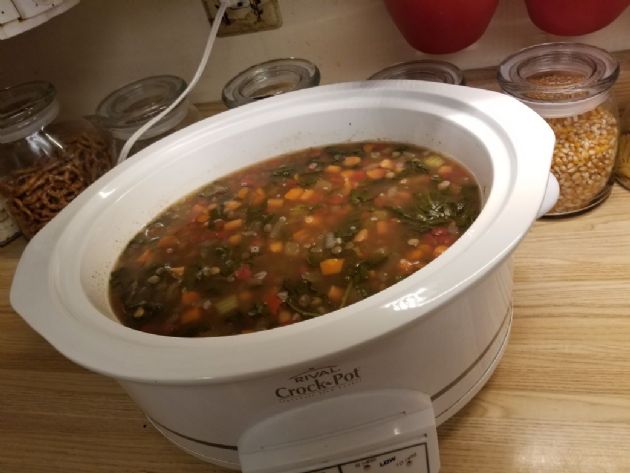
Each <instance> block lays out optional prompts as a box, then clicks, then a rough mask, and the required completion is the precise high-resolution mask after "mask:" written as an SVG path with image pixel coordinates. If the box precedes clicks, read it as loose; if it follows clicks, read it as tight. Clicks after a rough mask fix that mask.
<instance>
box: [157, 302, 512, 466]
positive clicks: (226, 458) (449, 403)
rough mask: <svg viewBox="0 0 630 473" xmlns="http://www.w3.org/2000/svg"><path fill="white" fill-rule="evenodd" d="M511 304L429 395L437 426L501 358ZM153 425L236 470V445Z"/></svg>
mask: <svg viewBox="0 0 630 473" xmlns="http://www.w3.org/2000/svg"><path fill="white" fill-rule="evenodd" d="M512 315H513V308H512V305H511V304H510V306H509V307H508V309H507V312H506V314H505V318H504V319H503V322H502V323H501V326H500V327H499V330H498V331H497V333H496V334H495V335H494V337H493V338H492V340H491V342H490V343H489V344H488V346H487V347H486V349H485V350H484V351H483V352H482V353H481V355H480V356H479V357H478V358H477V359H476V360H475V361H474V363H472V364H471V365H470V367H469V368H468V369H467V370H465V371H464V372H463V373H462V374H461V375H460V376H458V377H457V378H456V379H455V380H453V381H452V382H451V383H449V384H448V385H446V386H445V387H444V388H443V389H441V390H440V391H438V392H437V393H436V394H434V395H433V396H432V397H431V400H432V401H433V405H434V409H435V412H436V419H435V425H436V426H439V425H440V424H442V423H443V422H445V421H447V420H448V419H449V418H450V417H452V416H453V415H455V414H456V413H457V412H458V411H459V410H460V409H461V408H462V407H464V406H465V405H466V404H467V403H468V402H469V401H470V400H471V399H472V398H473V397H474V396H475V395H476V394H477V393H478V392H479V391H480V390H481V388H482V387H483V386H484V385H485V384H486V383H487V382H488V379H490V376H492V373H494V370H495V369H496V367H497V365H498V364H499V362H500V361H501V358H503V353H504V352H505V348H506V347H507V342H508V338H509V335H510V331H511V328H512ZM147 419H148V420H149V421H150V422H151V423H152V424H153V426H154V427H155V428H156V429H157V430H158V431H160V433H162V435H164V436H165V437H166V438H167V439H168V440H170V441H171V442H172V443H174V444H175V445H177V446H178V447H179V448H181V449H182V450H184V451H186V452H187V453H189V454H191V455H193V456H194V457H197V458H199V459H200V460H203V461H205V462H208V463H212V464H215V465H218V466H221V467H223V468H228V469H233V470H238V469H239V462H238V451H237V447H236V445H224V444H219V443H213V442H208V441H204V440H200V439H194V438H191V437H188V436H186V435H183V434H180V433H178V432H175V431H172V430H171V429H169V428H168V427H165V426H163V425H161V424H159V423H158V422H157V421H155V420H154V419H152V418H151V417H148V416H147Z"/></svg>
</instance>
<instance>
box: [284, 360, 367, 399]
mask: <svg viewBox="0 0 630 473" xmlns="http://www.w3.org/2000/svg"><path fill="white" fill-rule="evenodd" d="M289 381H290V382H289V383H288V385H287V386H282V387H279V388H277V389H276V397H277V398H279V399H281V400H283V401H290V400H296V399H301V398H304V397H309V396H314V395H317V394H325V393H328V392H330V391H333V390H335V389H340V388H345V387H348V386H350V385H352V384H356V383H358V382H359V381H361V374H360V373H359V368H352V369H349V370H344V369H341V368H339V367H338V366H323V367H321V368H309V369H308V370H306V371H304V372H302V373H299V374H296V375H295V376H291V377H290V378H289Z"/></svg>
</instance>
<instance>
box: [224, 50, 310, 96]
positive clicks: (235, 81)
mask: <svg viewBox="0 0 630 473" xmlns="http://www.w3.org/2000/svg"><path fill="white" fill-rule="evenodd" d="M319 79H320V75H319V69H318V68H317V66H316V65H315V64H313V63H312V62H310V61H307V60H306V59H297V58H286V59H273V60H271V61H267V62H263V63H261V64H257V65H255V66H252V67H249V68H247V69H245V70H244V71H242V72H240V73H239V74H237V75H236V76H234V77H233V78H232V79H230V80H229V81H228V83H227V84H226V85H225V87H224V88H223V94H222V99H223V103H225V105H227V106H228V107H230V108H234V107H238V106H240V105H245V104H246V103H250V102H254V101H256V100H260V99H264V98H267V97H272V96H274V95H279V94H283V93H285V92H291V91H293V90H299V89H306V88H308V87H314V86H316V85H319Z"/></svg>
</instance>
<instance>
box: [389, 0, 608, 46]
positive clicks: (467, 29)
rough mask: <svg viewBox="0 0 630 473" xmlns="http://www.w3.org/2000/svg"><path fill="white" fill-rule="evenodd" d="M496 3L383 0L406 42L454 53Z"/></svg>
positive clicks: (481, 27) (476, 34) (478, 31)
mask: <svg viewBox="0 0 630 473" xmlns="http://www.w3.org/2000/svg"><path fill="white" fill-rule="evenodd" d="M593 1H597V0H593ZM606 1H607V0H606ZM498 3H499V0H385V5H386V6H387V10H388V11H389V13H390V15H391V16H392V18H393V19H394V22H395V23H396V26H397V27H398V29H399V30H400V32H401V33H402V35H403V36H404V37H405V39H406V40H407V42H408V43H409V44H410V45H411V46H413V47H414V48H416V49H418V50H420V51H422V52H425V53H429V54H447V53H454V52H456V51H459V50H461V49H464V48H465V47H467V46H470V45H471V44H473V43H474V42H475V41H477V40H478V39H479V38H480V37H481V35H482V34H483V33H484V31H486V28H487V27H488V24H489V23H490V20H491V19H492V16H493V15H494V11H495V10H496V8H497V4H498Z"/></svg>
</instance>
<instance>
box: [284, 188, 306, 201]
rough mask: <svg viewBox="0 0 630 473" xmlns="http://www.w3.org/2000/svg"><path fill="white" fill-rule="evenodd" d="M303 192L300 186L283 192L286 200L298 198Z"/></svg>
mask: <svg viewBox="0 0 630 473" xmlns="http://www.w3.org/2000/svg"><path fill="white" fill-rule="evenodd" d="M303 193H304V189H302V188H301V187H294V188H293V189H290V190H289V191H288V192H287V193H286V194H284V198H285V199H287V200H298V199H299V198H300V196H301V195H302V194H303Z"/></svg>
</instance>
